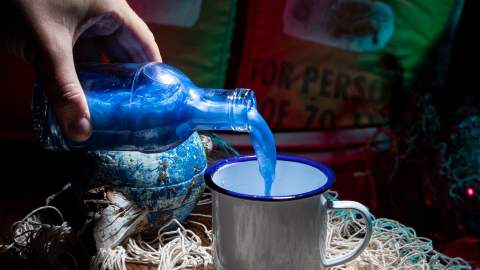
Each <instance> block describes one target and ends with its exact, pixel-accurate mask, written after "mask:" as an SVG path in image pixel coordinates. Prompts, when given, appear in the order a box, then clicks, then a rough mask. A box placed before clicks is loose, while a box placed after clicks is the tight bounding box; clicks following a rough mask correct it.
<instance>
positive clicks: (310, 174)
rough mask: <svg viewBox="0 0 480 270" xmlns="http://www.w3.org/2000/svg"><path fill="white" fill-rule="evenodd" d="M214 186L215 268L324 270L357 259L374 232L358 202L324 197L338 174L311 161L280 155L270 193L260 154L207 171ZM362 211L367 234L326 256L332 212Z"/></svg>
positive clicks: (207, 177)
mask: <svg viewBox="0 0 480 270" xmlns="http://www.w3.org/2000/svg"><path fill="white" fill-rule="evenodd" d="M205 180H206V183H207V185H208V186H209V188H210V189H211V190H212V193H213V194H212V199H213V204H212V207H213V209H212V211H213V233H214V268H215V269H216V270H271V269H276V270H292V269H300V270H319V269H324V268H326V267H332V266H336V265H339V264H344V263H346V262H349V261H351V260H353V259H355V258H356V257H357V256H358V255H359V254H360V253H361V252H362V251H363V250H364V249H365V247H366V246H367V245H368V242H369V241H370V238H371V235H372V222H373V221H372V216H371V214H370V212H369V211H368V209H367V208H366V207H365V206H364V205H362V204H360V203H358V202H353V201H331V200H328V199H327V198H326V197H325V196H324V194H323V193H324V192H325V191H327V190H328V189H329V188H331V187H332V185H333V184H334V182H335V175H334V173H333V172H332V171H331V170H330V169H329V168H328V167H326V166H324V165H323V164H320V163H318V162H316V161H312V160H309V159H305V158H301V157H295V156H288V155H278V156H277V167H276V179H275V181H274V182H273V186H272V192H271V196H269V197H265V196H264V195H263V194H264V182H263V178H262V177H261V175H260V173H259V171H258V163H257V160H256V157H255V156H241V157H234V158H230V159H227V160H223V161H220V162H217V163H215V164H213V165H212V166H210V167H209V168H208V169H207V171H206V173H205ZM332 209H344V210H357V211H358V212H359V213H360V214H361V215H362V216H363V217H364V218H365V220H366V224H367V227H366V229H367V230H366V233H365V237H364V239H363V241H362V242H361V243H360V244H359V246H358V247H356V248H355V249H353V250H352V251H351V252H349V253H348V254H345V255H342V256H339V257H336V258H329V259H327V258H326V256H325V248H326V243H325V241H326V235H327V222H328V215H327V211H328V210H332Z"/></svg>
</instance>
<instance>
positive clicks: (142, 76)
mask: <svg viewBox="0 0 480 270" xmlns="http://www.w3.org/2000/svg"><path fill="white" fill-rule="evenodd" d="M77 74H78V77H79V80H80V83H81V84H82V88H83V89H84V91H85V95H86V98H87V103H88V107H89V110H90V119H91V122H92V127H93V130H92V134H91V136H90V137H89V139H87V140H86V141H85V142H81V143H78V142H74V141H71V140H69V139H68V138H67V137H65V136H63V134H62V133H61V131H60V129H59V127H58V124H57V122H56V120H55V116H54V113H53V111H52V109H51V106H50V104H49V103H48V100H47V98H46V97H45V96H44V95H43V91H42V89H41V87H40V86H38V85H37V86H36V89H35V93H34V100H33V118H34V119H33V122H34V129H35V132H36V134H37V137H38V140H39V141H40V142H41V144H42V145H43V146H44V147H46V148H48V149H54V150H62V149H63V150H72V149H88V150H127V151H128V150H131V151H142V152H161V151H165V150H168V149H171V148H173V147H174V146H176V145H178V144H180V143H181V142H183V141H184V140H185V139H187V138H188V137H189V136H190V135H191V134H192V133H193V132H195V131H198V130H236V131H248V128H247V122H248V121H247V119H246V112H247V110H249V109H250V108H251V107H255V96H254V94H253V92H252V91H250V90H246V89H236V90H223V89H219V90H208V89H202V88H199V87H197V86H195V85H194V84H193V83H192V82H191V80H190V79H189V78H188V77H187V76H186V75H185V74H183V73H182V72H180V71H179V70H177V69H175V68H173V67H171V66H169V65H166V64H161V63H146V64H89V65H85V66H79V67H77ZM243 115H245V116H243ZM243 118H244V119H243Z"/></svg>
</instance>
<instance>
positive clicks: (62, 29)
mask: <svg viewBox="0 0 480 270" xmlns="http://www.w3.org/2000/svg"><path fill="white" fill-rule="evenodd" d="M6 6H7V8H5V9H3V11H0V13H5V14H0V16H2V15H3V16H2V17H3V22H2V23H3V24H2V26H0V27H1V28H4V29H1V30H0V31H1V32H0V33H1V34H2V36H3V37H2V41H3V42H4V45H6V47H7V49H9V50H10V51H11V52H13V53H14V54H15V55H17V56H19V57H21V58H23V59H24V60H26V61H28V62H30V63H32V64H33V65H34V67H35V69H36V70H37V73H38V75H39V77H40V79H41V80H42V82H43V83H44V89H45V93H46V95H47V97H48V98H49V101H50V102H51V104H52V105H53V109H54V112H55V115H56V118H57V121H58V124H59V126H60V128H61V129H62V131H63V133H64V134H65V135H67V136H68V137H69V138H70V139H72V140H75V141H83V140H86V139H87V138H88V137H89V135H90V133H91V123H90V114H89V111H88V106H87V103H86V99H85V95H84V93H83V90H82V88H81V85H80V82H79V80H78V77H77V74H76V71H75V62H74V51H75V58H76V59H79V60H88V61H92V60H93V61H98V60H99V57H100V55H102V54H103V56H106V57H107V58H108V59H109V60H110V61H112V62H146V61H161V56H160V52H159V50H158V47H157V45H156V43H155V40H154V37H153V34H152V33H151V31H150V30H149V29H148V27H147V26H146V24H145V23H144V22H143V21H142V20H141V19H140V18H139V17H138V16H137V14H135V12H134V11H133V10H132V9H131V8H130V7H129V5H128V4H127V2H126V1H125V0H62V1H58V0H42V1H37V0H17V1H11V0H8V1H7V3H6ZM74 46H75V50H74Z"/></svg>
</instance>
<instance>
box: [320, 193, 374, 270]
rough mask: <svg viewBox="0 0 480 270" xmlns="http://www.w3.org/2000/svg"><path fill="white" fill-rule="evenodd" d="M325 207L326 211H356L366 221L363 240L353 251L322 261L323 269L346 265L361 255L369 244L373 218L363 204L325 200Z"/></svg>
mask: <svg viewBox="0 0 480 270" xmlns="http://www.w3.org/2000/svg"><path fill="white" fill-rule="evenodd" d="M326 206H327V209H328V210H340V209H342V210H357V211H358V212H359V213H360V214H361V215H362V216H363V218H365V221H366V225H367V227H366V229H367V232H366V233H365V238H364V239H363V241H362V243H361V244H360V245H358V246H357V247H356V248H355V249H354V250H352V251H351V252H349V253H347V254H344V255H341V256H338V257H337V258H331V259H324V266H325V267H332V266H337V265H340V264H344V263H347V262H349V261H351V260H353V259H355V258H356V257H358V255H360V254H361V253H362V251H363V250H364V249H365V248H366V247H367V245H368V243H369V242H370V238H372V231H373V230H372V229H373V217H372V214H370V211H368V208H367V207H365V206H364V205H363V204H361V203H358V202H354V201H331V200H326Z"/></svg>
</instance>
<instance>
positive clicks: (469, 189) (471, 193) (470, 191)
mask: <svg viewBox="0 0 480 270" xmlns="http://www.w3.org/2000/svg"><path fill="white" fill-rule="evenodd" d="M473 195H475V190H473V188H471V187H469V188H467V196H468V197H473Z"/></svg>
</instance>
